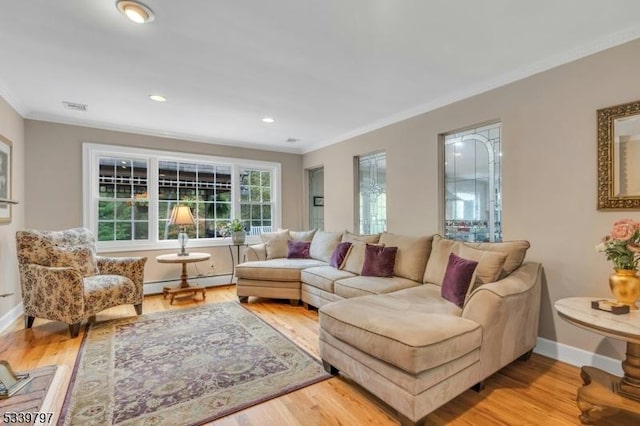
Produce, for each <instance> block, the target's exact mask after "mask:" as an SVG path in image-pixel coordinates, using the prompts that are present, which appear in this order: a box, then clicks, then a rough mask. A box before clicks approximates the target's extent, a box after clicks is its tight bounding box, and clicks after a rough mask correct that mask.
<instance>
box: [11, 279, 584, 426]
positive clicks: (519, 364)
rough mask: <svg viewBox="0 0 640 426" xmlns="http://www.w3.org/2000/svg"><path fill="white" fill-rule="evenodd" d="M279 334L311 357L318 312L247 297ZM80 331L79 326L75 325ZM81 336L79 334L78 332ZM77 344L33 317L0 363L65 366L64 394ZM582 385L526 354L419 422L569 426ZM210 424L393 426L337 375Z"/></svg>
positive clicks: (119, 311)
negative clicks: (483, 384)
mask: <svg viewBox="0 0 640 426" xmlns="http://www.w3.org/2000/svg"><path fill="white" fill-rule="evenodd" d="M228 300H234V301H235V300H237V299H236V297H235V286H224V287H217V288H212V289H209V290H207V298H206V301H205V302H204V303H216V302H220V301H228ZM202 303H203V302H197V303H194V302H192V301H190V300H185V301H176V302H175V303H174V305H173V306H171V305H169V302H168V300H163V298H162V296H161V295H158V296H148V297H146V298H145V302H144V312H145V313H150V312H156V311H163V310H169V309H185V308H190V307H193V306H196V305H199V304H202ZM244 306H246V307H247V308H249V309H250V310H251V311H252V312H254V313H255V314H257V315H259V316H260V317H261V318H263V319H265V320H266V321H267V322H269V323H270V324H272V325H273V326H274V327H275V328H277V329H278V330H280V331H281V332H282V333H283V334H285V335H286V336H287V337H289V338H290V339H291V340H293V341H294V342H296V343H297V344H298V345H299V346H301V347H303V348H304V349H306V350H307V351H308V352H309V353H311V354H313V355H315V356H318V314H317V311H314V310H306V309H305V308H303V307H302V306H290V305H289V303H288V302H287V301H274V300H266V299H265V300H262V299H261V300H257V299H253V298H252V299H251V301H250V303H248V304H244ZM127 315H135V311H134V309H133V307H132V306H122V307H118V308H113V309H109V310H107V311H104V312H103V313H101V314H99V315H98V316H97V320H98V321H103V320H106V319H111V318H118V317H122V316H127ZM83 329H84V328H83ZM81 334H82V333H81ZM81 341H82V338H81V336H80V337H78V338H75V339H71V338H70V337H69V335H68V328H67V325H66V324H62V323H58V322H48V321H44V320H41V319H36V321H35V323H34V327H33V328H32V329H30V330H26V329H24V324H23V321H22V319H20V320H18V321H16V323H15V324H14V325H13V326H12V327H11V329H10V330H8V331H7V332H5V333H4V334H3V335H1V336H0V359H5V360H7V361H9V362H10V363H11V365H12V366H13V367H14V369H15V370H16V371H24V370H30V369H33V368H36V367H41V366H45V365H52V364H56V365H62V366H65V367H66V368H65V377H64V381H63V386H62V391H61V392H58V393H59V395H57V400H56V402H57V406H58V407H59V406H61V404H62V400H63V398H64V389H66V386H67V384H68V382H69V379H70V376H71V371H72V369H73V364H74V362H75V359H76V355H77V353H78V349H79V347H80V342H81ZM581 384H582V381H581V379H580V374H579V369H578V368H576V367H573V366H570V365H567V364H564V363H561V362H558V361H555V360H552V359H549V358H545V357H542V356H539V355H536V354H533V356H532V357H531V359H529V360H528V361H524V362H523V361H516V362H514V363H513V364H511V365H509V366H507V367H506V368H504V369H502V370H501V371H500V372H498V373H496V374H495V375H493V376H492V377H490V378H488V379H487V380H486V387H485V388H484V390H483V391H481V392H480V393H476V392H475V391H472V390H469V391H467V392H465V393H463V394H462V395H460V396H459V397H457V398H455V399H454V400H453V401H451V402H449V403H447V404H445V405H444V406H442V407H440V408H439V409H438V410H436V411H435V412H433V413H432V414H431V415H429V417H428V418H427V421H426V424H427V425H444V424H450V425H474V426H481V425H487V426H488V425H491V426H493V425H576V424H580V422H579V421H578V414H579V410H578V408H577V406H576V403H575V398H576V389H577V388H578V386H580V385H581ZM215 424H216V425H305V426H307V425H393V424H398V420H397V418H396V416H395V414H394V411H393V410H392V409H390V408H389V407H388V406H386V405H385V404H383V403H382V402H380V401H379V400H378V399H377V398H376V397H374V396H373V395H371V394H369V393H368V392H367V391H365V390H364V389H362V388H361V387H359V386H358V385H356V384H354V383H353V382H351V381H350V380H349V379H348V378H346V377H343V376H340V377H334V378H332V379H329V380H325V381H323V382H321V383H318V384H315V385H312V386H308V387H306V388H304V389H300V390H298V391H296V392H293V393H290V394H287V395H284V396H282V397H280V398H277V399H274V400H271V401H268V402H265V403H263V404H260V405H257V406H254V407H251V408H249V409H246V410H244V411H241V412H239V413H236V414H234V415H231V416H228V417H225V418H223V419H220V420H218V421H217V422H215Z"/></svg>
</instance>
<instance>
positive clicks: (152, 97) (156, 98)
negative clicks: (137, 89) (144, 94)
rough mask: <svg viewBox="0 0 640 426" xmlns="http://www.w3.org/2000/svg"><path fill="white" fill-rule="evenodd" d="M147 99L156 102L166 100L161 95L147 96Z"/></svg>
mask: <svg viewBox="0 0 640 426" xmlns="http://www.w3.org/2000/svg"><path fill="white" fill-rule="evenodd" d="M149 99H151V100H152V101H156V102H165V101H166V100H167V98H165V97H164V96H162V95H149Z"/></svg>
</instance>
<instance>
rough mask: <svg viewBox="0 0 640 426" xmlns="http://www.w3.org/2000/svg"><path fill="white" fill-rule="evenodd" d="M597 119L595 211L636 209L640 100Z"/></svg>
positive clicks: (601, 111) (638, 205)
mask: <svg viewBox="0 0 640 426" xmlns="http://www.w3.org/2000/svg"><path fill="white" fill-rule="evenodd" d="M597 116H598V210H640V101H636V102H630V103H628V104H623V105H616V106H613V107H609V108H603V109H599V110H598V113H597Z"/></svg>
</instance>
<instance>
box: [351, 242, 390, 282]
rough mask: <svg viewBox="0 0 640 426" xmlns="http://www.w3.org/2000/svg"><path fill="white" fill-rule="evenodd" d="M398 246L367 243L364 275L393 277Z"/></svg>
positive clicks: (363, 268)
mask: <svg viewBox="0 0 640 426" xmlns="http://www.w3.org/2000/svg"><path fill="white" fill-rule="evenodd" d="M396 253H398V247H384V246H378V245H373V244H367V247H366V248H365V250H364V265H362V273H361V274H360V275H362V276H363V277H392V276H393V268H394V266H395V265H396Z"/></svg>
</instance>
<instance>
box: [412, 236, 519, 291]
mask: <svg viewBox="0 0 640 426" xmlns="http://www.w3.org/2000/svg"><path fill="white" fill-rule="evenodd" d="M462 246H467V247H471V248H475V249H480V250H484V251H492V252H498V253H503V254H506V255H507V257H506V259H505V261H504V265H503V266H502V267H501V269H500V274H499V276H498V278H497V279H502V278H504V277H506V276H507V275H509V274H510V273H511V272H513V271H514V270H515V269H516V268H517V267H518V266H520V264H522V261H523V260H524V256H525V255H526V251H527V248H528V247H529V243H528V242H527V241H524V240H521V241H507V242H501V243H466V242H465V243H463V242H461V241H454V240H449V239H446V238H442V237H441V236H440V235H434V236H433V243H432V247H431V254H430V255H429V260H428V261H427V267H426V269H425V271H424V279H423V282H425V283H433V284H437V285H442V278H443V277H444V272H445V269H446V266H447V261H448V259H449V254H450V253H454V254H456V255H459V256H460V248H461V247H462ZM467 253H470V251H468V252H467ZM461 257H464V256H461ZM473 260H477V259H473ZM497 261H499V259H498V258H497V257H489V256H487V257H484V258H483V259H482V261H481V262H479V264H478V272H477V273H478V274H480V273H481V271H485V269H484V268H485V267H486V268H487V271H486V272H487V275H489V274H490V272H489V271H488V270H489V269H491V268H493V266H492V265H490V263H492V262H497ZM483 274H484V272H483ZM494 281H495V280H494Z"/></svg>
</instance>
